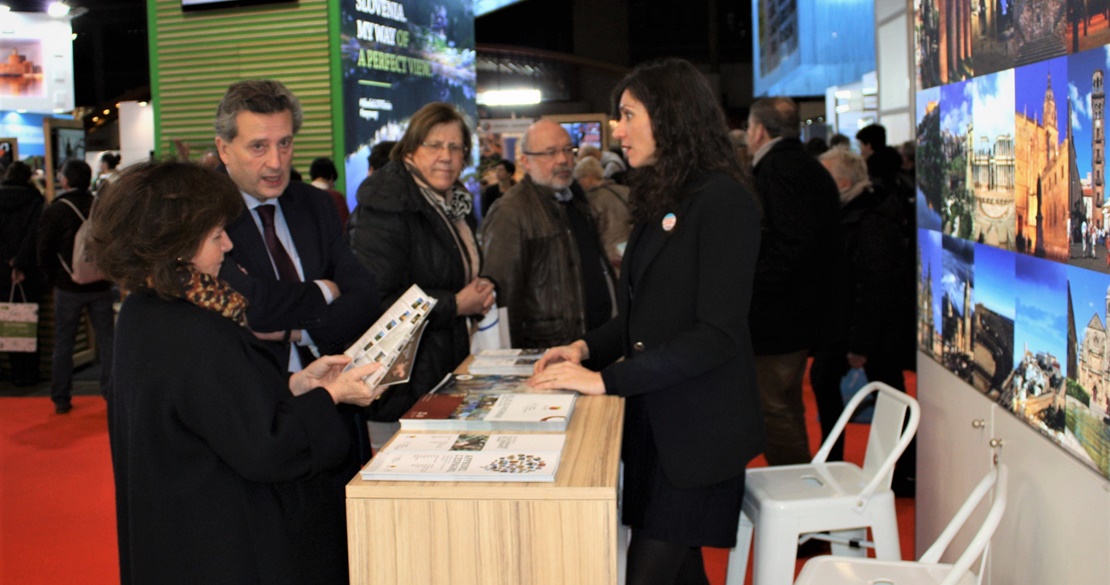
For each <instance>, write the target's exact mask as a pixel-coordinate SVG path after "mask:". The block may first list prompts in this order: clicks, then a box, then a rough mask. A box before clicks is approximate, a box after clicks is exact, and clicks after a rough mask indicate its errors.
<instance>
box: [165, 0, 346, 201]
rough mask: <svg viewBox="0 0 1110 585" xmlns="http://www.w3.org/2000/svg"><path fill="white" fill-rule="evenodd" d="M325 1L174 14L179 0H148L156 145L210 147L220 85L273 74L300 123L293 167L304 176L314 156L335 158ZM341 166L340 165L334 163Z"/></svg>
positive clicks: (194, 151)
mask: <svg viewBox="0 0 1110 585" xmlns="http://www.w3.org/2000/svg"><path fill="white" fill-rule="evenodd" d="M329 11H330V9H329V7H328V2H327V0H299V2H297V3H296V4H287V5H274V6H268V7H256V8H243V9H231V10H214V11H207V12H203V11H202V12H190V13H185V12H182V11H181V2H180V0H148V2H147V14H148V19H149V30H150V67H151V93H152V95H153V99H154V106H155V116H154V117H155V148H156V155H157V156H159V157H166V156H173V155H174V154H175V152H176V150H175V148H174V141H175V140H180V141H182V142H184V143H185V144H187V145H188V146H189V148H190V151H191V155H190V156H191V158H193V159H196V158H198V157H199V155H200V154H201V153H202V152H203V151H204V149H205V148H208V147H210V146H214V143H213V138H214V134H215V133H214V130H213V129H212V122H213V119H214V118H215V115H216V105H217V104H218V103H219V101H220V98H221V97H222V96H223V93H224V91H225V90H226V89H227V86H228V85H229V84H231V83H232V82H234V81H238V80H240V79H262V78H268V79H276V80H278V81H281V82H282V83H284V84H285V85H286V86H287V87H289V89H290V90H292V91H293V93H294V94H296V95H297V97H298V98H299V99H300V100H301V105H302V106H303V107H304V113H305V115H304V125H303V126H302V127H301V130H300V132H299V133H298V134H297V139H296V148H295V151H294V152H295V158H294V160H293V166H294V168H296V169H297V170H299V171H300V172H301V174H303V175H304V176H305V179H306V180H307V178H308V165H309V163H310V162H311V161H312V159H313V158H316V157H318V156H332V157H334V156H335V154H334V149H333V146H332V145H333V143H334V144H342V140H341V139H342V137H341V136H338V135H336V136H335V140H334V141H333V131H334V129H335V128H341V127H342V126H341V121H339V120H335V121H334V126H333V118H334V117H335V116H333V112H335V113H336V115H338V112H339V110H338V109H334V108H333V102H332V85H331V67H332V61H331V54H330V53H329V48H328V26H329V17H330V12H329ZM339 166H340V168H342V165H339Z"/></svg>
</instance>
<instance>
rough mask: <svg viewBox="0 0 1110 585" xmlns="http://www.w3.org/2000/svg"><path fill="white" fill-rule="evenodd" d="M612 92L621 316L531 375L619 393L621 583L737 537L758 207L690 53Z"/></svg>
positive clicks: (749, 430) (695, 558) (694, 569)
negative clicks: (621, 180)
mask: <svg viewBox="0 0 1110 585" xmlns="http://www.w3.org/2000/svg"><path fill="white" fill-rule="evenodd" d="M613 101H614V104H615V107H614V110H615V111H617V113H618V115H619V122H618V124H617V127H616V129H615V130H614V132H613V136H614V137H615V138H618V139H619V140H620V141H621V146H622V148H623V149H624V152H625V154H626V156H627V157H628V162H629V165H630V166H631V167H633V169H634V171H633V172H632V173H631V174H630V180H631V186H632V192H631V197H632V204H633V215H634V221H635V226H634V228H633V231H632V235H631V237H630V238H629V243H628V247H627V250H626V252H625V256H624V259H623V262H622V270H621V282H620V286H619V289H618V305H619V314H618V316H617V318H616V319H614V320H612V321H610V322H609V323H608V324H606V325H603V326H602V327H599V328H598V329H595V330H594V331H591V332H590V333H588V334H587V335H586V336H585V338H584V339H581V340H578V341H575V342H574V343H572V344H570V345H567V346H562V347H557V348H553V349H551V350H550V351H548V353H547V354H546V355H545V356H544V358H543V359H542V360H541V361H540V363H539V364H538V365H537V367H536V374H535V375H534V376H533V377H532V378H531V383H532V384H533V385H534V386H536V387H538V388H567V389H572V390H577V391H579V392H581V393H583V394H613V395H618V396H624V397H626V398H627V401H626V404H625V424H624V438H623V441H624V443H623V452H622V458H623V460H624V465H625V467H624V473H625V475H624V501H623V518H622V521H623V522H624V523H625V524H628V525H630V526H631V527H632V541H631V544H630V547H629V551H628V583H629V584H630V585H641V584H645V583H660V584H664V583H666V584H669V583H674V582H675V581H676V579H678V577H679V575H680V572H681V574H682V576H683V582H689V579H690V578H691V577H692V578H695V579H698V580H702V581H704V580H705V569H704V567H703V566H702V563H701V551H700V547H701V546H714V547H731V546H733V545H734V544H735V538H736V527H737V522H738V519H739V515H740V503H741V501H742V498H743V494H744V469H745V467H746V466H747V464H748V462H749V461H750V460H751V459H752V458H754V457H755V456H756V455H758V454H759V453H760V452H761V451H762V449H763V443H764V440H765V439H764V432H763V423H762V416H761V414H760V411H759V395H758V393H757V391H756V385H755V369H754V362H753V357H752V346H751V340H750V336H749V333H748V305H749V303H750V300H751V291H752V278H753V275H754V273H755V260H756V256H757V254H758V251H759V233H760V232H759V207H758V203H757V202H756V199H755V197H754V196H752V194H751V193H749V192H748V191H747V190H746V189H745V188H744V187H743V186H742V185H741V183H740V180H739V179H740V172H741V171H740V168H739V165H738V163H737V160H736V158H735V156H734V154H733V149H732V146H731V143H730V142H729V139H728V135H727V134H726V131H727V127H726V125H725V119H724V116H723V114H722V112H721V110H720V107H719V106H718V104H717V100H716V97H715V95H714V94H713V91H712V90H711V89H710V87H709V84H708V83H707V81H706V80H705V78H704V77H703V76H702V75H701V74H700V73H699V72H698V71H697V70H696V69H695V68H694V67H693V66H692V65H691V64H690V63H688V62H686V61H682V60H674V59H671V60H664V61H659V62H655V63H651V64H647V65H641V66H640V67H638V68H637V69H636V70H634V71H633V72H632V73H631V74H629V76H628V77H626V78H625V79H624V80H623V81H622V82H621V83H620V84H619V85H618V86H617V87H616V89H615V90H614V91H613ZM622 357H623V358H625V359H624V360H623V361H618V360H619V358H622ZM583 364H584V365H586V366H590V367H592V368H600V371H595V370H594V369H588V368H586V367H584V365H583ZM705 582H707V581H705Z"/></svg>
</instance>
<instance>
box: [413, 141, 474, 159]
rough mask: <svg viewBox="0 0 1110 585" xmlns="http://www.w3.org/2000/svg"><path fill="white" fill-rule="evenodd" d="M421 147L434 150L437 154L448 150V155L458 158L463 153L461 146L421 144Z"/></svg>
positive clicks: (439, 143) (441, 143)
mask: <svg viewBox="0 0 1110 585" xmlns="http://www.w3.org/2000/svg"><path fill="white" fill-rule="evenodd" d="M420 146H423V147H424V148H427V149H428V150H434V151H435V152H436V153H437V154H438V153H440V152H443V151H444V150H445V149H446V150H447V154H450V155H451V156H458V155H461V154H462V153H463V150H464V149H463V146H462V145H461V144H445V143H443V142H421V143H420Z"/></svg>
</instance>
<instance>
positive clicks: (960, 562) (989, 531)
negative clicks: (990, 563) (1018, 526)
mask: <svg viewBox="0 0 1110 585" xmlns="http://www.w3.org/2000/svg"><path fill="white" fill-rule="evenodd" d="M1008 478H1009V469H1007V468H1006V466H1005V465H1004V464H1001V463H999V464H998V466H997V467H993V468H991V470H990V473H988V474H987V475H986V476H985V477H984V478H983V479H982V480H980V481H979V485H976V486H975V489H973V490H971V494H970V495H969V496H968V497H967V500H966V501H965V502H964V503H963V505H962V506H960V509H959V510H957V511H956V515H955V516H953V517H952V520H950V521H949V522H948V525H947V526H945V527H944V530H943V531H941V533H940V536H938V537H937V539H936V540H935V541H934V542H933V544H932V545H931V546H930V547H929V549H928V550H926V551H925V554H923V555H921V559H920V562H922V563H929V564H936V563H938V562H940V557H941V555H942V554H944V551H945V550H947V549H948V545H950V544H952V539H953V538H955V537H956V534H957V533H959V531H960V529H961V528H963V525H964V523H965V522H967V519H968V518H969V517H970V516H971V514H972V513H973V512H975V510H976V508H978V507H979V504H980V502H982V501H983V499H984V498H986V496H987V494H988V493H991V488H992V487H993V488H994V501H993V502H992V503H991V507H990V510H989V511H988V512H987V517H986V518H985V519H984V520H983V524H982V525H980V526H979V530H978V532H976V533H975V536H974V537H973V538H972V539H971V542H970V543H968V545H967V549H965V550H964V552H963V553H962V554H961V555H960V557H959V558H958V559H956V562H955V563H954V564H953V565H952V571H951V572H950V573H948V575H947V576H945V578H944V580H943V581H941V582H940V585H955V584H956V583H958V582H959V580H960V578H961V577H963V576H964V575H966V574H967V572H968V571H969V570H970V569H971V565H972V564H973V563H974V562H975V559H978V558H980V557H981V556H982V557H983V560H985V556H984V555H985V554H986V551H987V548H988V545H989V544H990V541H991V537H993V536H994V531H995V530H997V529H998V524H999V523H1000V522H1001V521H1002V514H1003V513H1005V512H1006V484H1007V482H1008ZM979 577H980V579H981V578H982V563H980V575H979Z"/></svg>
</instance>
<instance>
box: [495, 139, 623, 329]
mask: <svg viewBox="0 0 1110 585" xmlns="http://www.w3.org/2000/svg"><path fill="white" fill-rule="evenodd" d="M521 150H522V151H523V153H522V156H521V160H520V164H521V166H522V168H523V169H524V172H525V177H524V179H523V180H522V181H521V182H520V183H518V184H516V185H515V186H514V187H513V188H511V189H509V190H508V192H506V193H505V194H504V195H502V196H501V198H500V199H498V200H497V201H496V202H495V203H494V204H493V207H491V208H490V210H489V215H488V216H487V217H486V218H485V220H484V222H483V224H482V231H481V234H480V235H479V240H480V241H481V245H482V253H483V256H484V260H485V262H484V274H486V275H488V276H489V277H490V278H492V279H493V280H494V281H495V282H496V283H497V296H498V299H499V301H498V303H499V304H500V305H501V306H504V307H507V308H508V311H509V331H510V333H511V335H512V345H513V347H536V348H544V347H553V346H558V345H563V344H566V343H570V342H571V341H574V340H575V339H578V338H580V337H581V336H582V335H584V334H585V333H586V332H587V331H589V330H590V329H593V328H595V327H597V326H599V325H601V324H603V323H605V322H607V321H608V320H609V319H611V318H612V317H613V315H614V310H615V308H616V301H615V295H614V290H615V289H614V285H613V272H612V269H611V267H610V265H609V261H608V259H607V258H606V256H605V253H604V248H603V247H602V245H601V242H600V238H599V234H598V230H597V224H596V221H595V218H594V216H593V214H592V212H591V211H590V204H589V202H588V201H587V199H586V194H585V192H584V191H583V190H582V188H581V187H580V186H579V185H578V183H576V182H575V181H574V162H575V154H576V151H577V149H575V148H574V145H573V143H572V142H571V139H570V135H569V134H567V131H566V130H564V129H563V127H562V126H560V125H559V124H558V123H556V122H554V121H551V120H540V121H538V122H536V123H535V124H532V125H531V126H530V127H529V128H528V130H527V131H526V132H525V133H524V137H523V139H522V141H521Z"/></svg>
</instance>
